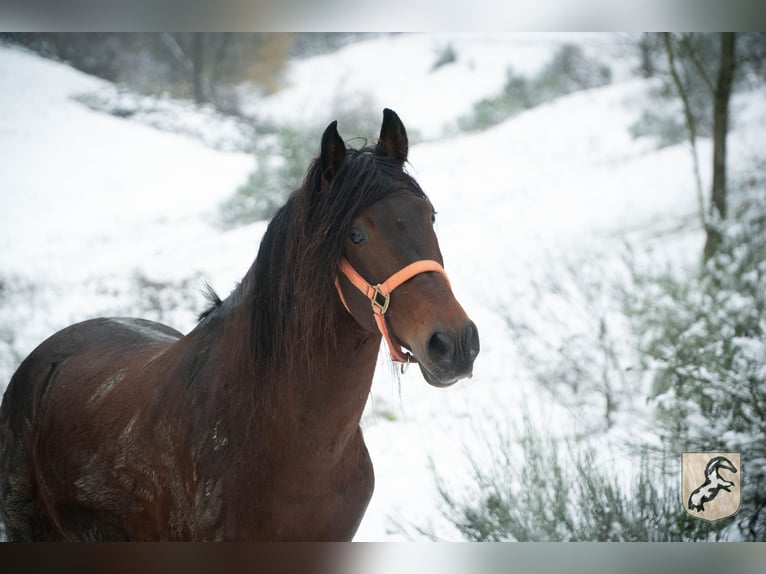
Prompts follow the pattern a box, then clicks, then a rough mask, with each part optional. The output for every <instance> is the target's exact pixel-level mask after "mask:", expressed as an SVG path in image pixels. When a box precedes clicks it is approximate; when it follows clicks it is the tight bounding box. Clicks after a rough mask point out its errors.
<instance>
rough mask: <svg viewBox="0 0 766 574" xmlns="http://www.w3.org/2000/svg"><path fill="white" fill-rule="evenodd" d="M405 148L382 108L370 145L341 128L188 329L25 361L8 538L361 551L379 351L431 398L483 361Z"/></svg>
mask: <svg viewBox="0 0 766 574" xmlns="http://www.w3.org/2000/svg"><path fill="white" fill-rule="evenodd" d="M408 146H409V144H408V138H407V132H406V129H405V127H404V125H403V123H402V121H401V119H400V118H399V117H398V115H397V114H396V113H395V112H393V111H392V110H389V109H385V110H384V112H383V122H382V125H381V128H380V136H379V139H378V141H377V142H376V143H375V144H374V145H367V144H365V145H363V146H362V147H360V148H353V147H350V146H348V147H347V146H346V144H345V143H344V140H343V139H342V138H341V137H340V135H339V133H338V130H337V121H334V122H332V123H331V124H329V125H328V126H327V128H326V130H325V131H324V133H323V134H322V138H321V142H320V154H319V156H318V157H317V158H315V159H314V160H313V161H312V162H311V164H310V166H309V168H308V172H307V174H306V176H305V179H304V181H303V184H302V185H301V187H300V188H299V189H297V190H296V191H294V192H293V193H292V194H291V195H290V196H289V198H288V200H287V201H286V203H285V204H284V205H283V206H282V207H281V208H280V209H279V210H278V212H277V213H276V214H275V215H274V217H273V218H272V220H271V221H270V222H269V225H268V227H267V229H266V232H265V234H264V236H263V238H262V240H261V243H260V246H259V248H258V252H257V255H256V258H255V261H254V262H253V264H252V266H251V267H250V269H249V270H248V271H247V273H246V274H245V276H244V278H243V279H242V280H241V282H239V283H238V284H237V286H236V287H235V288H234V290H233V291H232V292H231V294H230V295H229V296H228V297H227V298H226V299H225V300H221V299H220V298H219V297H218V296H217V295H215V294H214V293H212V294H211V300H212V301H211V305H210V307H209V308H208V309H207V310H206V311H205V312H204V313H202V314H201V316H200V318H199V321H198V323H197V324H196V326H195V327H194V328H193V329H192V330H191V331H190V332H189V333H188V334H186V335H182V333H180V332H179V331H177V330H175V329H173V328H171V327H168V326H165V325H162V324H159V323H155V322H151V321H148V320H143V319H138V318H125V317H109V318H96V319H91V320H87V321H84V322H81V323H77V324H74V325H72V326H69V327H67V328H65V329H63V330H61V331H59V332H57V333H55V334H54V335H52V336H51V337H50V338H48V339H47V340H45V341H44V342H43V343H41V344H40V345H39V346H38V347H37V348H36V349H35V350H34V351H32V353H31V354H30V355H29V356H28V357H27V358H26V359H25V360H24V361H23V362H22V363H21V364H20V366H19V367H18V370H17V371H16V372H15V374H14V375H13V377H12V379H11V381H10V383H9V385H8V387H7V390H6V392H5V395H4V397H3V402H2V406H1V407H0V519H1V520H2V521H3V522H4V524H5V528H6V535H7V537H8V538H9V539H10V540H12V541H13V540H18V541H27V540H40V541H62V540H64V541H69V540H72V541H102V540H104V541H106V540H109V541H126V540H150V541H172V540H192V541H218V540H224V541H227V540H232V541H272V540H288V541H289V540H299V541H347V540H351V539H352V538H353V536H354V534H355V533H356V531H357V529H358V527H359V524H360V522H361V520H362V517H363V515H364V512H365V510H366V508H367V505H368V503H369V500H370V497H371V496H372V492H373V487H374V473H373V467H372V463H371V460H370V456H369V453H368V451H367V448H366V446H365V443H364V439H363V436H362V431H361V428H360V421H361V417H362V413H363V409H364V406H365V403H366V400H367V397H368V395H369V393H370V390H371V385H372V379H373V373H374V371H375V367H376V363H377V357H378V352H379V349H380V347H381V344H382V341H383V340H384V339H385V340H386V341H387V345H388V346H389V350H390V354H391V357H392V359H393V360H394V361H402V362H403V363H417V364H418V366H419V368H420V370H421V372H422V375H423V377H424V378H425V380H426V381H427V382H428V383H429V384H431V385H435V386H438V387H446V386H449V385H451V384H453V383H455V382H456V381H458V380H460V379H463V378H467V377H470V376H471V374H472V372H473V364H474V360H475V358H476V356H477V355H478V353H479V335H478V330H477V328H476V325H475V324H474V323H473V322H472V321H471V320H470V319H469V318H468V316H467V315H466V312H465V311H464V310H463V308H462V307H461V306H460V304H459V303H458V302H457V300H456V299H455V296H454V295H453V292H452V289H451V287H450V283H449V280H448V278H447V275H446V273H445V271H444V268H443V259H442V255H441V252H440V249H439V244H438V241H437V238H436V235H435V232H434V227H433V223H434V220H435V213H436V212H435V211H434V207H433V205H432V203H431V202H430V200H429V199H428V197H427V196H426V194H425V193H424V191H423V190H422V189H421V187H420V186H419V184H418V183H417V182H416V180H415V179H414V178H413V177H412V176H411V175H410V174H409V173H407V171H406V170H405V163H406V161H407V155H408Z"/></svg>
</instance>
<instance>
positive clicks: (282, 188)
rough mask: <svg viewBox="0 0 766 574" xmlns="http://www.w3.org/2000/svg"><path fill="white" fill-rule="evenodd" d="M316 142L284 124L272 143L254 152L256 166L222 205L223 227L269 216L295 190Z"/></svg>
mask: <svg viewBox="0 0 766 574" xmlns="http://www.w3.org/2000/svg"><path fill="white" fill-rule="evenodd" d="M317 147H318V144H317V143H316V142H315V141H314V140H313V139H311V138H307V137H306V136H305V134H303V133H301V132H299V130H297V129H295V128H292V127H283V128H281V129H280V130H279V131H278V132H277V133H276V135H275V137H274V138H273V140H272V144H271V145H267V146H262V147H260V148H259V149H258V150H257V151H256V153H255V161H256V169H255V171H253V173H252V174H250V176H249V177H248V179H247V181H246V182H245V183H244V184H243V185H242V186H240V187H239V189H237V191H236V192H235V193H234V195H232V197H230V198H229V199H227V200H226V201H225V202H224V203H223V204H222V205H221V220H222V223H223V224H224V226H235V225H241V224H245V223H251V222H253V221H258V220H266V219H270V218H271V216H272V215H274V213H275V212H276V211H277V209H278V208H279V207H280V206H281V205H282V204H283V203H284V202H285V201H286V200H287V197H288V196H289V195H290V193H291V192H292V191H293V190H295V189H297V188H298V187H299V186H300V185H301V182H302V181H303V177H304V176H305V174H306V170H307V169H308V167H309V164H310V163H311V160H312V159H313V157H314V155H315V154H316V153H317V149H316V148H317Z"/></svg>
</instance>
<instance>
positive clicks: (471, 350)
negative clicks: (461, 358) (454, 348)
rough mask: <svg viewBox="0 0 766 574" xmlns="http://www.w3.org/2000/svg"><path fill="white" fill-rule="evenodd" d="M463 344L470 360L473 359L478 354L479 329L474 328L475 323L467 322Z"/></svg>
mask: <svg viewBox="0 0 766 574" xmlns="http://www.w3.org/2000/svg"><path fill="white" fill-rule="evenodd" d="M463 345H464V348H465V349H466V350H467V352H468V355H469V357H470V358H471V360H473V359H475V358H476V356H477V355H478V354H479V348H480V345H479V330H478V329H477V328H476V324H475V323H473V322H472V323H471V324H469V325H468V328H467V329H466V330H465V334H464V335H463Z"/></svg>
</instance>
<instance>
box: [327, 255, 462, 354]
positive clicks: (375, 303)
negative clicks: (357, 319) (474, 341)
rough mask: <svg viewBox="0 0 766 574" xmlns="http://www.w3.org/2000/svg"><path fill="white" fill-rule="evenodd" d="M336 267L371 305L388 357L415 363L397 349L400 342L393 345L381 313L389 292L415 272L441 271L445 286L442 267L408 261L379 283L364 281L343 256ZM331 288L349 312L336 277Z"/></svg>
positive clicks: (387, 305)
mask: <svg viewBox="0 0 766 574" xmlns="http://www.w3.org/2000/svg"><path fill="white" fill-rule="evenodd" d="M340 270H341V272H342V273H343V275H345V276H346V278H347V279H348V280H349V281H351V284H352V285H353V286H354V287H356V288H357V289H359V291H361V292H362V293H363V294H364V296H365V297H367V299H369V300H370V303H371V304H372V314H373V318H374V319H375V323H376V324H377V326H378V330H379V331H380V334H381V335H383V338H384V339H385V340H386V343H388V348H389V350H390V351H391V358H392V359H393V360H394V361H396V362H398V363H416V362H417V361H416V360H415V358H414V357H413V356H412V354H411V353H408V352H406V351H404V352H403V351H401V345H399V344H395V343H394V342H393V340H392V338H391V335H390V334H389V332H388V327H387V326H386V318H385V315H386V311H388V307H389V304H390V303H391V293H392V292H393V291H394V289H396V288H397V287H399V286H400V285H401V284H402V283H406V282H407V281H409V280H410V279H412V278H413V277H415V276H416V275H420V274H421V273H427V272H429V271H435V272H436V273H439V274H441V275H442V277H444V279H445V280H446V281H447V285H449V284H450V282H449V278H448V277H447V273H446V272H445V271H444V268H443V267H442V266H441V265H439V263H437V262H436V261H431V260H429V259H421V260H420V261H415V262H414V263H410V264H409V265H407V266H406V267H404V268H403V269H401V270H399V271H397V272H396V273H394V274H393V275H391V277H389V278H388V279H386V280H385V281H384V282H383V283H378V284H377V285H371V284H370V283H368V282H367V281H366V280H365V279H364V277H362V276H361V275H360V274H359V273H358V272H357V270H356V269H354V267H353V266H352V265H351V263H349V261H348V259H346V258H345V257H342V258H341V260H340ZM335 288H336V289H337V290H338V295H339V296H340V300H341V303H343V306H344V307H345V308H346V311H348V312H349V313H351V310H350V309H349V308H348V304H347V303H346V299H345V297H343V291H341V288H340V279H339V278H338V277H336V278H335Z"/></svg>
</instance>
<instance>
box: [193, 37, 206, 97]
mask: <svg viewBox="0 0 766 574" xmlns="http://www.w3.org/2000/svg"><path fill="white" fill-rule="evenodd" d="M204 41H205V40H204V35H203V33H202V32H196V33H194V35H193V38H192V75H193V81H194V103H196V104H197V105H199V104H203V103H204V102H205V90H204V86H203V73H204V69H205V66H204V64H205V63H204V61H203V60H204V55H205V46H204Z"/></svg>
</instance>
